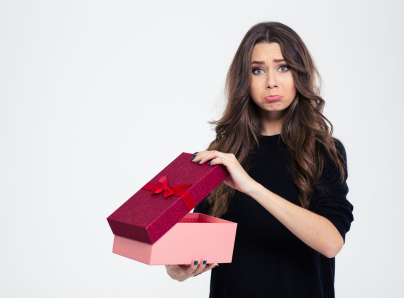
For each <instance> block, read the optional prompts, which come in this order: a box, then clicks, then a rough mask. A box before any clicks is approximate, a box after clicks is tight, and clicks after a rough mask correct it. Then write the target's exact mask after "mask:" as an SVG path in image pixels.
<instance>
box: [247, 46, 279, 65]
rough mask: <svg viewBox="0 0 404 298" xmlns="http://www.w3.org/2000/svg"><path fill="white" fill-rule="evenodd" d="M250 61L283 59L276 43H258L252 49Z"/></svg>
mask: <svg viewBox="0 0 404 298" xmlns="http://www.w3.org/2000/svg"><path fill="white" fill-rule="evenodd" d="M251 58H252V61H254V60H269V61H270V62H272V60H273V59H283V55H282V51H281V47H280V45H279V44H278V43H275V42H272V43H259V44H256V45H255V46H254V48H253V51H252V57H251Z"/></svg>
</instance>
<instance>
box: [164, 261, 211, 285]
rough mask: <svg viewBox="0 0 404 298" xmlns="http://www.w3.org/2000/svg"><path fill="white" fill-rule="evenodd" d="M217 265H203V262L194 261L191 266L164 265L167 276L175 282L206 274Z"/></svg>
mask: <svg viewBox="0 0 404 298" xmlns="http://www.w3.org/2000/svg"><path fill="white" fill-rule="evenodd" d="M216 265H218V264H217V263H212V264H207V263H206V260H205V264H203V262H200V263H199V264H198V262H197V261H196V260H195V261H194V262H192V263H191V265H164V266H166V269H167V274H168V275H169V276H170V277H171V278H172V279H175V280H178V281H184V280H186V279H187V278H189V277H191V276H195V275H197V274H199V273H202V272H206V271H208V270H210V269H212V268H214V267H216Z"/></svg>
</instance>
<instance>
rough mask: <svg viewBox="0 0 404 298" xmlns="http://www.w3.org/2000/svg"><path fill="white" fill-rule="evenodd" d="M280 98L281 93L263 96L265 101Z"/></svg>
mask: <svg viewBox="0 0 404 298" xmlns="http://www.w3.org/2000/svg"><path fill="white" fill-rule="evenodd" d="M281 98H282V96H281V95H271V96H267V97H265V100H266V101H277V100H280V99H281Z"/></svg>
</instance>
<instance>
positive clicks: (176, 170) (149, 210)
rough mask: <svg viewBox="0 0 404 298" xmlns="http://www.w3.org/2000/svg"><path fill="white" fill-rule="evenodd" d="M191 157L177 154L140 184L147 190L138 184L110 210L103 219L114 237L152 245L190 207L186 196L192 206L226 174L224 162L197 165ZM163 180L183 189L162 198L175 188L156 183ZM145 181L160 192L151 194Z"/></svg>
mask: <svg viewBox="0 0 404 298" xmlns="http://www.w3.org/2000/svg"><path fill="white" fill-rule="evenodd" d="M194 156H195V155H194V154H191V153H185V152H183V153H181V154H180V155H179V156H178V157H177V158H176V159H174V161H172V162H171V163H170V164H169V165H168V166H166V167H165V168H164V169H163V170H162V171H161V172H160V173H158V174H157V175H156V176H155V177H154V178H153V179H151V180H150V182H148V183H147V184H146V185H145V186H144V187H145V188H149V189H150V190H148V189H143V187H142V188H141V189H140V190H139V191H138V192H136V193H135V194H134V195H133V196H132V197H130V198H129V199H128V200H127V201H126V202H125V203H124V204H123V205H122V206H121V207H119V208H118V209H117V210H116V211H115V212H114V213H112V214H111V215H110V216H109V217H108V218H107V220H108V223H109V225H110V227H111V229H112V232H113V233H114V234H115V235H118V236H122V237H125V238H129V239H133V240H138V241H142V242H145V243H150V244H153V243H155V242H156V241H157V240H158V239H160V238H161V237H162V236H163V235H164V234H165V233H166V232H167V231H168V230H170V229H171V228H172V227H173V226H174V225H175V224H176V223H177V222H179V221H180V220H181V219H182V218H183V217H184V216H185V215H186V214H188V213H189V211H190V210H191V209H192V208H191V209H190V210H188V208H189V206H188V207H187V205H186V203H185V202H184V200H185V201H186V198H188V199H191V198H192V200H191V203H192V201H193V203H192V204H194V205H195V206H196V205H197V204H199V203H200V202H201V201H202V200H203V199H204V198H205V197H206V196H208V195H209V193H211V192H212V191H213V190H214V189H215V188H216V187H217V186H219V184H220V183H222V182H223V180H224V179H226V177H227V176H228V175H229V172H228V171H227V169H226V167H225V166H224V165H222V164H218V165H213V166H211V165H208V164H207V163H204V164H197V163H195V162H192V161H191V158H192V157H194ZM164 176H165V178H163V177H164ZM164 179H166V182H167V185H168V187H173V186H180V185H183V186H184V184H185V186H184V187H183V188H185V189H186V190H185V191H182V192H181V191H180V192H178V193H177V194H178V195H174V194H172V195H169V196H166V197H165V198H164V192H166V194H168V193H172V192H173V189H174V190H176V189H178V188H179V187H174V188H170V189H167V188H165V189H164V187H162V186H163V184H159V180H160V183H161V181H162V180H164ZM149 183H153V184H154V185H156V186H159V187H158V188H159V189H160V191H161V190H162V189H164V191H162V192H161V193H156V194H152V191H151V189H152V188H150V186H151V184H149ZM186 184H190V185H189V186H188V185H186ZM147 186H149V187H147ZM184 193H185V194H184ZM181 196H183V197H184V199H183V198H182V197H181Z"/></svg>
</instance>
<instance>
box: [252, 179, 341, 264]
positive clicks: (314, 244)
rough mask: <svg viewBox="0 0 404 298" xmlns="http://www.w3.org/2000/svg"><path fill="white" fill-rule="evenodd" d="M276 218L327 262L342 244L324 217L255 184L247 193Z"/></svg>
mask: <svg viewBox="0 0 404 298" xmlns="http://www.w3.org/2000/svg"><path fill="white" fill-rule="evenodd" d="M247 195H249V196H250V197H252V198H253V199H255V200H256V201H257V202H258V203H260V204H261V205H262V206H263V207H264V208H265V209H266V210H268V212H270V213H271V214H272V215H273V216H274V217H275V218H277V219H278V220H279V221H280V222H281V223H282V224H283V225H284V226H285V227H286V228H288V229H289V230H290V231H291V232H292V233H293V234H294V235H295V236H296V237H298V238H299V239H300V240H302V241H303V242H304V243H306V244H307V245H308V246H310V247H311V248H313V249H315V250H317V251H318V252H320V253H321V254H323V255H324V256H326V257H328V258H333V257H335V256H336V255H337V254H338V253H339V251H340V250H341V249H342V246H343V245H344V240H343V238H342V236H341V234H340V233H339V232H338V230H337V229H336V228H335V226H334V225H333V224H332V223H331V222H330V221H329V220H328V219H326V218H325V217H323V216H321V215H318V214H316V213H313V212H311V211H309V210H307V209H304V208H302V207H300V206H297V205H295V204H293V203H291V202H289V201H287V200H285V199H284V198H282V197H280V196H278V195H277V194H275V193H273V192H271V191H270V190H268V189H266V188H265V187H264V186H262V185H261V184H259V183H258V182H256V183H255V186H254V187H253V188H252V189H251V190H250V191H249V192H248V193H247Z"/></svg>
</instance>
